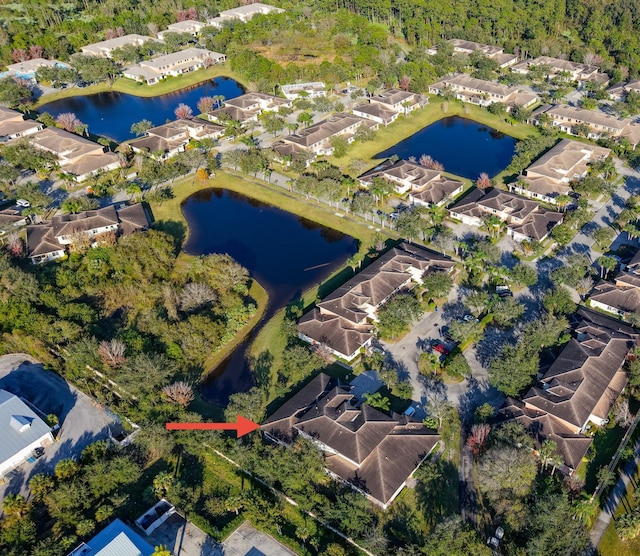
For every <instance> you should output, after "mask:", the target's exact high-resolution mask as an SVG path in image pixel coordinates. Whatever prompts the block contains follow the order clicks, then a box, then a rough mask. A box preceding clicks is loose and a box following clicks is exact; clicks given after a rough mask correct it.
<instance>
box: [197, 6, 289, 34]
mask: <svg viewBox="0 0 640 556" xmlns="http://www.w3.org/2000/svg"><path fill="white" fill-rule="evenodd" d="M282 12H284V10H283V9H280V8H276V7H275V6H270V5H269V4H263V3H262V2H254V3H253V4H245V5H244V6H240V7H238V8H232V9H230V10H224V11H221V12H220V15H219V16H217V17H212V18H211V19H208V20H207V25H211V26H213V27H218V28H220V27H222V26H223V25H224V24H225V23H228V22H232V21H241V22H243V23H246V22H247V21H249V20H250V19H251V18H253V17H255V16H256V15H268V14H277V13H282Z"/></svg>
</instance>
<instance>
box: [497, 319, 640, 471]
mask: <svg viewBox="0 0 640 556" xmlns="http://www.w3.org/2000/svg"><path fill="white" fill-rule="evenodd" d="M572 329H573V332H572V338H571V339H570V340H569V342H568V343H567V344H566V345H565V347H564V348H563V350H562V351H561V352H560V355H558V357H557V359H556V360H555V361H554V362H553V364H552V365H551V367H549V369H548V370H547V371H546V372H545V373H544V375H543V376H542V378H541V379H540V381H539V382H538V383H537V384H536V385H535V386H533V387H532V388H531V389H530V390H529V391H528V392H527V393H526V394H525V395H524V396H523V397H522V399H521V400H515V399H513V398H508V399H507V401H506V402H505V404H504V405H503V407H502V408H501V409H500V412H499V419H500V420H501V421H517V422H519V423H520V424H522V425H523V426H524V428H525V430H527V431H528V432H529V433H530V434H531V435H532V436H533V438H534V440H535V441H536V445H537V446H538V447H539V446H540V445H541V444H542V442H544V441H545V440H552V441H554V442H555V443H556V446H557V453H558V455H560V456H561V457H562V460H563V462H564V463H563V465H561V466H560V469H561V470H562V471H564V472H565V473H567V474H572V473H573V471H574V470H575V469H576V468H577V467H578V465H579V464H580V462H581V461H582V458H583V457H584V456H585V454H586V453H587V450H588V449H589V446H590V445H591V442H592V439H591V437H590V436H586V432H587V430H588V429H589V428H590V427H591V426H592V425H595V426H603V425H605V424H606V423H607V422H608V415H609V411H610V410H611V407H612V406H613V404H614V403H615V401H616V400H617V398H618V396H619V395H620V393H621V392H622V390H623V389H624V387H625V386H626V384H627V373H626V371H625V370H624V368H623V365H624V363H625V361H626V360H627V356H628V355H629V353H630V351H631V350H632V349H633V348H634V346H636V345H638V339H639V336H638V333H637V332H636V331H635V330H634V329H633V328H631V327H629V326H625V325H622V324H620V323H619V322H618V321H614V320H612V319H610V318H607V317H604V316H601V315H599V314H597V313H594V312H592V311H589V310H588V309H579V310H578V312H577V313H576V314H575V315H574V323H573V326H572Z"/></svg>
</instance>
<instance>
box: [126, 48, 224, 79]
mask: <svg viewBox="0 0 640 556" xmlns="http://www.w3.org/2000/svg"><path fill="white" fill-rule="evenodd" d="M225 60H226V56H225V55H224V54H220V53H219V52H213V51H212V50H207V49H205V48H186V49H185V50H180V51H179V52H173V53H171V54H166V55H164V56H157V57H156V58H152V59H151V60H143V61H142V62H139V63H137V64H133V65H132V66H129V67H127V68H125V69H124V70H122V75H123V76H124V77H127V78H128V79H133V80H135V81H140V82H143V83H146V84H147V85H153V84H154V83H157V82H158V81H161V80H162V79H165V78H166V77H168V76H170V75H172V76H174V77H177V76H179V75H183V74H185V73H190V72H192V71H196V70H199V69H202V68H206V67H209V66H212V65H214V64H220V63H222V62H224V61H225Z"/></svg>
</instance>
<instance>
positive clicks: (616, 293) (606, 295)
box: [589, 282, 640, 313]
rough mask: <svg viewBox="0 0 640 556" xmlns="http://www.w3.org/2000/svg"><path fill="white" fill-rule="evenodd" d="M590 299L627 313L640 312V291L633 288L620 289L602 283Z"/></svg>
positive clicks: (597, 286)
mask: <svg viewBox="0 0 640 556" xmlns="http://www.w3.org/2000/svg"><path fill="white" fill-rule="evenodd" d="M589 299H590V300H593V301H598V302H600V303H603V304H604V305H609V306H610V307H615V308H616V309H619V310H621V311H623V312H625V313H634V312H638V311H640V289H638V288H636V287H633V286H631V287H618V286H615V285H614V284H611V283H609V282H600V283H599V284H597V285H596V286H595V288H594V289H593V292H592V293H591V295H590V296H589Z"/></svg>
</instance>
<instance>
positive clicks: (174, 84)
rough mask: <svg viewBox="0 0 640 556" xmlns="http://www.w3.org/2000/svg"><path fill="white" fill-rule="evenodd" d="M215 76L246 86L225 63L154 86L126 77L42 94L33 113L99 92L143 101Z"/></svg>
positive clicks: (170, 78)
mask: <svg viewBox="0 0 640 556" xmlns="http://www.w3.org/2000/svg"><path fill="white" fill-rule="evenodd" d="M216 77H228V78H230V79H233V80H234V81H237V82H238V84H239V85H241V86H242V87H244V88H245V89H246V87H247V82H246V80H245V79H244V78H242V77H241V76H240V75H238V74H237V73H236V72H234V71H233V70H232V69H231V68H230V67H229V66H228V64H227V63H224V64H217V65H215V66H211V67H209V68H205V69H200V70H197V71H194V72H191V73H186V74H184V75H181V76H179V77H172V76H170V77H167V78H166V79H163V80H162V81H160V82H159V83H156V84H154V85H146V84H143V83H138V82H137V81H133V80H132V79H127V78H126V77H119V78H118V79H116V80H115V81H114V82H113V83H106V82H102V83H96V84H94V85H89V86H88V87H83V88H80V87H69V88H67V89H62V90H60V91H57V92H55V93H49V94H46V95H42V96H41V97H40V98H38V99H37V100H36V102H35V104H34V105H33V110H37V109H38V108H42V107H43V106H46V105H47V104H49V103H51V102H54V101H56V100H61V99H65V98H71V97H76V96H87V95H96V94H98V93H106V92H117V93H124V94H128V95H134V96H138V97H145V98H150V97H157V96H162V95H167V94H170V93H176V92H178V91H181V90H183V89H188V88H191V87H195V86H199V85H200V84H202V83H204V82H205V81H209V80H210V79H214V78H216Z"/></svg>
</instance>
